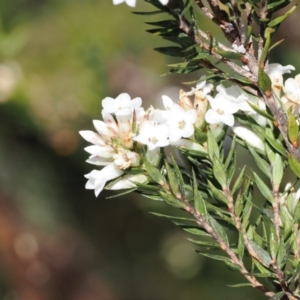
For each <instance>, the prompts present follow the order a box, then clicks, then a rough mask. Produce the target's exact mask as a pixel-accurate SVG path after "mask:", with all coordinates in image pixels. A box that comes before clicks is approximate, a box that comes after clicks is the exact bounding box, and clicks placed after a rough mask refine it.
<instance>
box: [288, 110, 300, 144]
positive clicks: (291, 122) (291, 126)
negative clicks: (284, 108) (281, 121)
mask: <svg viewBox="0 0 300 300" xmlns="http://www.w3.org/2000/svg"><path fill="white" fill-rule="evenodd" d="M288 136H289V140H290V142H291V143H292V144H293V143H295V142H296V141H297V140H298V136H299V128H298V124H297V122H296V119H295V117H294V115H293V114H292V112H291V111H289V112H288Z"/></svg>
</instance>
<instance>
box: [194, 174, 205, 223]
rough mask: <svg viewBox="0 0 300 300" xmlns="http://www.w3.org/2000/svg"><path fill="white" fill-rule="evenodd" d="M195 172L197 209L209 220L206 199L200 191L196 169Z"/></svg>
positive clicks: (195, 204)
mask: <svg viewBox="0 0 300 300" xmlns="http://www.w3.org/2000/svg"><path fill="white" fill-rule="evenodd" d="M192 172H193V190H194V206H195V210H196V211H197V212H198V213H200V214H201V215H202V216H203V217H204V219H205V220H207V209H206V205H205V201H204V199H203V198H202V195H201V193H200V192H199V191H198V184H197V178H196V175H195V172H194V170H192Z"/></svg>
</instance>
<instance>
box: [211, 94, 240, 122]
mask: <svg viewBox="0 0 300 300" xmlns="http://www.w3.org/2000/svg"><path fill="white" fill-rule="evenodd" d="M207 97H208V101H209V103H210V109H209V110H208V111H207V112H206V114H205V120H206V122H207V123H209V124H216V123H220V122H222V123H224V124H226V125H228V126H233V124H234V117H233V114H234V113H236V112H237V111H238V106H237V105H235V104H234V103H232V102H231V101H229V100H228V99H227V97H225V96H224V95H222V94H220V93H219V94H217V95H216V97H215V98H212V97H211V96H209V95H208V96H207Z"/></svg>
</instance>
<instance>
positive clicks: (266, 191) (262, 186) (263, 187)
mask: <svg viewBox="0 0 300 300" xmlns="http://www.w3.org/2000/svg"><path fill="white" fill-rule="evenodd" d="M253 174H254V179H255V183H256V185H257V187H258V189H259V190H260V192H261V193H262V195H263V196H264V197H265V198H266V199H267V200H268V201H269V202H271V203H273V202H274V197H273V194H272V192H271V191H270V189H269V188H268V187H267V185H266V184H265V183H264V182H263V181H262V180H261V179H260V177H259V176H258V175H257V174H256V173H255V172H253Z"/></svg>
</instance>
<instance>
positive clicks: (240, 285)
mask: <svg viewBox="0 0 300 300" xmlns="http://www.w3.org/2000/svg"><path fill="white" fill-rule="evenodd" d="M228 286H229V287H233V288H235V287H244V286H252V284H251V283H238V284H228Z"/></svg>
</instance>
